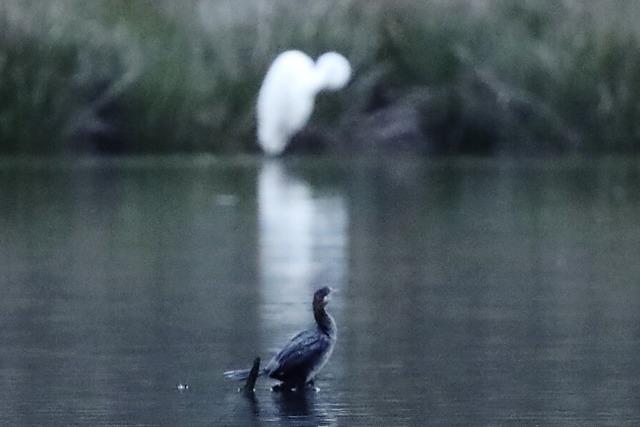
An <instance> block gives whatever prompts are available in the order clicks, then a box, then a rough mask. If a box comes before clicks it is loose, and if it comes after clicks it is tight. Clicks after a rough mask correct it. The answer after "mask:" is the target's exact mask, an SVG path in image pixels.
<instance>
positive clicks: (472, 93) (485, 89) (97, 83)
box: [0, 0, 640, 156]
mask: <svg viewBox="0 0 640 427" xmlns="http://www.w3.org/2000/svg"><path fill="white" fill-rule="evenodd" d="M239 3H242V4H239ZM297 5H298V7H296V8H295V9H294V8H292V7H291V4H290V3H289V2H286V1H275V2H270V3H269V5H267V4H266V3H264V2H256V1H249V0H243V1H241V2H238V1H235V2H232V1H218V2H204V1H201V2H196V1H190V2H185V3H180V5H177V4H175V3H173V2H170V1H166V0H160V1H154V2H147V1H134V2H130V1H119V0H118V1H105V0H99V1H94V2H83V1H78V0H56V1H51V2H25V1H18V0H7V1H5V2H3V4H2V5H0V100H1V103H0V153H2V154H36V155H44V156H46V155H59V154H72V155H75V154H76V153H94V152H97V153H109V154H121V153H130V154H131V153H133V154H149V153H153V154H166V153H202V152H209V153H216V154H230V153H243V152H254V151H256V150H257V148H256V146H255V137H254V135H255V124H254V122H255V117H254V104H255V96H256V93H257V90H258V88H259V85H260V82H261V79H262V76H263V75H264V72H265V71H266V69H267V67H268V65H269V63H270V61H271V60H272V59H273V58H274V56H275V55H276V54H277V53H278V52H280V51H282V50H285V49H290V48H297V49H301V50H304V51H306V52H308V53H310V54H311V55H314V56H315V55H317V54H319V53H321V52H324V51H326V50H337V51H340V52H342V53H343V54H345V56H347V57H348V58H349V60H350V61H351V62H352V65H353V67H354V69H355V70H356V73H355V76H354V79H353V82H352V83H351V84H350V85H349V87H348V88H347V89H346V90H345V91H343V92H340V93H336V94H326V95H323V96H321V97H319V99H318V106H317V110H316V112H315V114H314V116H313V118H312V120H311V122H310V124H309V127H308V128H307V129H306V130H305V131H304V132H302V134H301V135H299V136H298V138H297V141H296V143H295V144H293V146H294V147H298V148H300V149H301V150H303V151H304V150H305V149H306V150H311V151H330V152H331V151H333V152H341V151H345V150H346V151H367V152H378V151H406V152H409V153H416V154H453V155H456V154H468V153H474V154H486V155H496V154H507V155H511V154H517V155H519V154H539V153H544V154H551V155H555V154H558V153H580V154H589V153H625V154H627V153H637V152H638V147H640V103H639V102H638V98H639V95H640V42H639V40H640V33H639V31H638V29H637V25H635V23H636V22H637V21H638V18H640V6H639V5H638V4H637V3H635V2H633V1H619V2H615V3H606V4H605V3H603V2H580V1H571V0H569V1H564V2H557V1H535V2H534V1H524V2H519V3H518V4H517V5H516V4H513V2H509V1H504V0H496V1H488V0H487V1H471V0H461V1H456V2H444V1H439V0H431V1H427V2H414V1H404V2H400V3H394V5H389V4H385V3H384V2H381V1H378V2H370V1H369V2H363V1H361V0H352V1H346V2H339V3H336V2H329V1H319V2H318V1H314V2H306V4H305V7H300V5H299V3H297Z"/></svg>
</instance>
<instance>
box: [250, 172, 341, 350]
mask: <svg viewBox="0 0 640 427" xmlns="http://www.w3.org/2000/svg"><path fill="white" fill-rule="evenodd" d="M285 166H286V165H283V164H282V163H281V162H280V161H279V159H270V160H269V161H267V162H265V164H264V165H263V166H262V168H261V170H260V174H259V177H258V218H259V223H258V226H259V233H260V242H259V243H260V246H259V262H260V266H259V268H260V276H261V282H262V283H261V289H260V290H261V292H262V293H263V301H264V302H265V307H264V309H265V311H264V312H263V322H262V325H264V326H265V328H266V329H265V330H266V331H269V334H270V335H272V336H273V333H274V331H278V330H281V329H282V328H284V329H285V330H287V331H294V330H295V328H299V327H300V325H301V324H304V322H305V321H308V316H309V313H308V312H307V301H308V299H309V295H311V294H313V291H315V289H316V287H320V286H323V285H332V286H338V287H339V286H340V283H341V281H342V279H343V277H344V274H345V269H346V247H347V209H346V205H345V201H344V198H343V197H342V195H340V194H317V193H316V192H314V190H313V187H311V185H309V183H307V182H305V181H303V180H300V179H297V178H295V177H293V176H292V175H290V174H289V173H288V172H287V170H286V168H285ZM318 279H321V280H318ZM292 303H294V304H300V306H299V308H295V309H292V308H287V309H283V307H282V305H283V304H285V305H287V304H292ZM274 338H275V339H274V341H273V342H272V343H270V344H273V345H274V346H277V345H281V344H282V340H281V339H278V337H277V336H274ZM280 338H281V337H280Z"/></svg>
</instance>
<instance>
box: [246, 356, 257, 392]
mask: <svg viewBox="0 0 640 427" xmlns="http://www.w3.org/2000/svg"><path fill="white" fill-rule="evenodd" d="M259 372H260V358H259V357H256V358H255V360H254V361H253V367H252V368H251V372H249V376H248V377H247V382H246V383H245V384H244V388H243V390H244V391H245V392H248V393H253V391H254V390H255V388H256V380H257V379H258V373H259Z"/></svg>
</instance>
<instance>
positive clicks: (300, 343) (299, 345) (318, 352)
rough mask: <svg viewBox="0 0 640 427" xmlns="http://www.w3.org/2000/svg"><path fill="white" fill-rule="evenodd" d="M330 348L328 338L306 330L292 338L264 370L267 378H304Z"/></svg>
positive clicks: (314, 331) (315, 331)
mask: <svg viewBox="0 0 640 427" xmlns="http://www.w3.org/2000/svg"><path fill="white" fill-rule="evenodd" d="M329 347H330V342H329V338H328V337H326V336H325V335H324V334H322V333H320V332H318V331H317V330H313V329H310V330H306V331H302V332H300V333H299V334H298V335H296V336H294V337H293V338H292V339H291V341H289V343H288V344H287V345H286V346H285V347H284V348H283V349H282V350H280V353H278V354H277V355H276V356H275V357H274V358H273V359H272V360H271V361H270V362H269V364H268V365H267V367H266V368H265V369H266V370H267V372H269V376H271V377H272V378H276V379H281V380H285V379H287V377H289V378H292V377H297V376H304V375H306V373H308V372H310V371H311V370H312V368H313V367H314V366H315V365H316V364H318V363H320V361H321V360H322V357H323V356H324V353H325V352H326V351H327V350H328V348H329Z"/></svg>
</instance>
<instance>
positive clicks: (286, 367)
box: [224, 286, 338, 390]
mask: <svg viewBox="0 0 640 427" xmlns="http://www.w3.org/2000/svg"><path fill="white" fill-rule="evenodd" d="M332 292H334V289H332V288H329V287H327V286H325V287H324V288H320V289H318V290H317V291H316V292H315V294H314V295H313V317H314V318H315V320H316V326H315V327H313V328H311V329H307V330H305V331H302V332H300V333H299V334H297V335H296V336H294V337H293V338H291V341H289V343H288V344H287V345H286V346H285V347H284V348H283V349H282V350H280V352H279V353H278V354H277V355H275V356H274V358H273V359H271V361H270V362H269V363H267V365H266V366H265V367H264V369H262V370H261V371H260V373H259V375H260V376H264V375H267V376H269V377H271V378H274V379H276V380H279V381H282V384H280V386H278V387H277V389H281V390H291V389H294V388H295V389H297V390H299V389H301V388H302V387H304V386H307V385H313V379H314V377H315V376H316V374H317V373H318V372H319V371H320V369H322V367H323V366H324V365H325V363H327V360H329V356H331V353H332V352H333V347H334V346H335V344H336V339H337V332H338V329H337V327H336V322H335V321H334V320H333V317H331V315H330V314H329V313H327V311H326V310H325V307H326V305H327V303H328V302H329V299H330V297H329V296H330V295H331V293H332ZM249 371H250V370H249V369H240V370H236V371H227V372H225V373H224V376H225V377H227V378H230V379H233V380H244V379H246V378H247V377H248V376H249Z"/></svg>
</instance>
